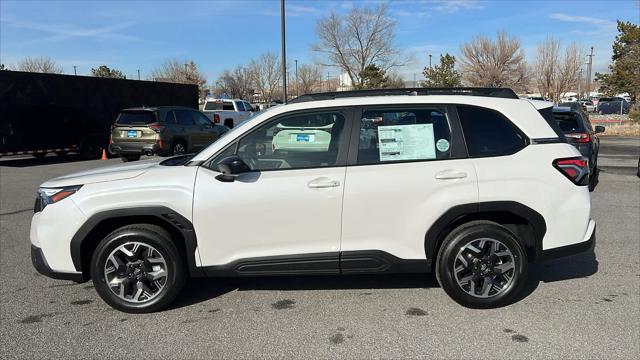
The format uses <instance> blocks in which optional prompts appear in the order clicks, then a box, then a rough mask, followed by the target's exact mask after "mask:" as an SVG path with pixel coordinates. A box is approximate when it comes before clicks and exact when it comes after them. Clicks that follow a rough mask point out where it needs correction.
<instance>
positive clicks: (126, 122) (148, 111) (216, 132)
mask: <svg viewBox="0 0 640 360" xmlns="http://www.w3.org/2000/svg"><path fill="white" fill-rule="evenodd" d="M228 130H229V129H228V128H226V127H224V126H220V125H218V126H215V125H214V124H213V123H212V122H211V121H210V120H209V119H208V118H207V117H206V116H205V115H204V114H202V113H201V112H200V111H197V110H194V109H191V108H188V107H181V106H160V107H143V108H133V109H125V110H122V111H121V112H120V115H118V119H117V120H116V122H115V124H114V125H113V127H112V130H111V141H110V142H111V144H110V145H109V151H110V152H111V153H114V154H118V155H120V156H121V157H122V160H123V161H135V160H138V159H140V156H141V155H143V154H144V155H152V154H158V155H162V156H165V155H180V154H186V153H190V152H193V151H196V150H200V149H202V148H204V147H206V146H207V145H209V144H210V143H212V142H213V141H215V140H217V139H218V138H219V137H220V135H221V133H225V132H227V131H228Z"/></svg>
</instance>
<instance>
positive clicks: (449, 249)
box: [435, 221, 528, 309]
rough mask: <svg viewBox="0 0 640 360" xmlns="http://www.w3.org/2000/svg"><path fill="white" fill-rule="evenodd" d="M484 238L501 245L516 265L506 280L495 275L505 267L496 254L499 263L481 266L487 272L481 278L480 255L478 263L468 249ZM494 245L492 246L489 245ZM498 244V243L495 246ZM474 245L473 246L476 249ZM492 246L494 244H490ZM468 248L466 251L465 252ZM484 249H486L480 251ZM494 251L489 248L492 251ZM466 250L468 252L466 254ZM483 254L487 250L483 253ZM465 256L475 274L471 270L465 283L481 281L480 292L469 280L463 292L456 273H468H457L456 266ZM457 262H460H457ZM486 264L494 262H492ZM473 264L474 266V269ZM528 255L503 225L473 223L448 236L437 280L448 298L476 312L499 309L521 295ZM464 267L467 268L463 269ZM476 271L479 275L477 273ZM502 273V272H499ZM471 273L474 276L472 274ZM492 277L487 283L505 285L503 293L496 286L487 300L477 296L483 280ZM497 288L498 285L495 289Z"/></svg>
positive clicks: (440, 260) (438, 263) (439, 254)
mask: <svg viewBox="0 0 640 360" xmlns="http://www.w3.org/2000/svg"><path fill="white" fill-rule="evenodd" d="M482 239H489V240H491V241H497V242H499V243H501V244H502V246H503V247H501V249H504V248H506V249H508V250H509V251H510V254H511V259H512V260H513V261H511V262H510V263H512V265H513V268H512V269H513V270H508V271H507V272H508V274H507V275H505V277H503V276H502V275H495V274H496V273H494V271H498V270H494V268H495V269H497V268H498V267H500V266H502V264H503V260H501V259H502V258H498V257H497V255H496V259H500V260H496V259H494V260H493V262H494V265H492V266H488V265H487V266H486V267H484V266H483V267H482V269H484V270H482V271H487V272H488V275H483V276H485V277H482V276H480V271H481V270H480V269H481V268H480V265H481V264H483V261H485V260H481V258H482V257H481V256H478V258H477V261H476V258H473V257H472V255H471V254H473V252H471V251H469V250H468V248H465V247H466V246H468V245H472V244H473V245H475V244H478V243H479V242H480V241H482ZM489 244H492V243H489ZM493 244H495V243H493ZM473 245H472V246H473ZM489 246H491V245H489ZM463 249H465V250H463ZM481 250H483V249H481ZM490 250H491V249H488V251H490ZM465 251H468V253H467V252H465ZM482 253H483V254H484V253H485V251H483V252H482ZM502 253H505V252H504V250H500V251H499V252H497V253H496V254H502ZM458 255H460V256H461V257H464V258H465V259H467V260H469V262H468V263H469V265H470V266H469V269H471V268H473V269H474V270H473V271H469V272H468V273H466V275H465V276H461V277H462V280H463V281H462V282H464V279H465V278H469V277H474V276H476V277H474V278H475V279H478V280H477V281H478V282H482V284H483V286H482V288H480V289H476V290H475V291H474V288H473V287H471V285H472V284H471V283H472V282H473V283H474V286H477V285H475V284H476V281H474V280H470V281H468V282H467V283H466V285H469V288H470V289H468V290H467V289H464V288H463V285H459V282H458V280H457V276H458V275H457V274H465V273H464V272H463V271H460V272H459V273H456V270H455V269H456V263H460V262H461V260H459V259H460V258H459V257H458ZM456 259H458V260H456ZM490 259H491V258H490V257H489V260H487V262H492V261H491V260H490ZM497 261H499V263H500V264H501V265H495V262H497ZM508 262H509V261H506V260H505V261H504V263H505V264H506V263H508ZM471 264H475V265H474V266H471ZM458 266H459V265H458ZM527 266H528V264H527V256H526V253H525V252H524V250H523V247H522V245H521V244H520V242H519V241H518V239H517V238H516V237H515V235H514V234H513V233H512V232H511V231H509V230H508V229H507V228H505V227H504V226H501V225H499V224H497V223H494V222H491V221H472V222H469V223H466V224H463V225H461V226H459V227H457V228H455V229H454V230H452V231H451V232H450V233H449V235H447V237H446V238H445V239H444V242H443V244H442V246H441V247H440V250H439V251H438V257H437V260H436V269H435V270H436V277H437V279H438V282H439V283H440V286H442V288H443V289H444V291H445V292H446V293H447V295H449V296H450V297H451V298H452V299H453V300H455V301H456V302H457V303H458V304H460V305H462V306H465V307H469V308H476V309H487V308H496V307H501V306H504V305H508V304H510V303H511V302H512V301H513V300H514V299H515V297H516V296H517V294H518V292H519V291H520V290H521V289H522V286H523V285H524V282H525V278H526V273H527ZM463 268H464V267H463ZM475 271H477V272H475ZM500 271H502V270H500ZM470 274H471V275H470ZM506 276H509V280H506ZM487 278H491V279H492V280H491V282H490V283H488V284H492V283H496V284H497V285H500V284H502V288H501V289H500V290H493V289H494V287H493V285H491V286H489V293H488V294H487V295H486V297H483V295H482V294H478V290H480V291H482V290H484V283H485V281H484V280H483V279H487ZM497 288H498V286H496V289H497ZM492 290H493V291H494V294H493V295H491V294H490V291H492ZM471 291H474V294H475V295H471V293H470V292H471Z"/></svg>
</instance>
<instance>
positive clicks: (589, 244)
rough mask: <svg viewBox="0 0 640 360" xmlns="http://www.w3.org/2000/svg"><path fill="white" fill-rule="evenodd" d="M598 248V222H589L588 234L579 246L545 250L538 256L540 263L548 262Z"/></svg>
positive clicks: (573, 245) (572, 245)
mask: <svg viewBox="0 0 640 360" xmlns="http://www.w3.org/2000/svg"><path fill="white" fill-rule="evenodd" d="M595 246H596V222H595V221H593V220H590V221H589V226H588V227H587V232H586V233H585V236H584V240H583V241H582V242H579V243H577V244H571V245H567V246H561V247H557V248H552V249H547V250H543V251H542V253H541V254H539V255H538V256H537V259H536V260H537V262H538V261H547V260H552V259H557V258H562V257H566V256H571V255H576V254H580V253H583V252H587V251H592V250H593V249H594V248H595Z"/></svg>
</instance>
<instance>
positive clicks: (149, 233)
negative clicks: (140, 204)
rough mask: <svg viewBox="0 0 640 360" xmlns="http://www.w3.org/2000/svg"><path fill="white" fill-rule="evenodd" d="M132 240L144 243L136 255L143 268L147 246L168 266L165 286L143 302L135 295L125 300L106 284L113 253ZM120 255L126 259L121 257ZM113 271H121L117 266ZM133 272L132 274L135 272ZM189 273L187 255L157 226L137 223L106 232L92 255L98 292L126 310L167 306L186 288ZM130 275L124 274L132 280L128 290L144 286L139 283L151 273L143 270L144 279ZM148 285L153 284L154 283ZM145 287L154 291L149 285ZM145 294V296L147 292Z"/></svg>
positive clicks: (128, 311) (135, 311) (144, 279)
mask: <svg viewBox="0 0 640 360" xmlns="http://www.w3.org/2000/svg"><path fill="white" fill-rule="evenodd" d="M131 242H136V243H138V244H141V246H140V247H139V248H140V249H141V250H138V252H137V253H135V254H136V255H135V257H133V258H137V260H136V261H138V262H142V265H141V266H142V267H144V266H148V265H144V260H141V258H143V257H144V255H145V254H146V253H147V250H148V248H147V247H153V249H154V250H155V254H156V255H157V256H161V257H162V258H163V260H164V263H163V265H165V267H166V269H165V270H166V276H164V278H163V280H162V281H164V285H163V287H162V288H160V289H159V290H157V289H156V292H155V293H154V294H155V295H154V296H153V297H151V298H149V299H147V300H142V301H140V302H134V300H133V298H131V299H129V300H125V299H123V298H121V297H119V296H118V295H117V294H116V293H115V292H114V291H112V290H111V287H110V286H109V285H107V279H106V276H107V275H106V274H105V273H106V272H105V268H106V267H107V265H109V264H111V262H109V260H108V259H109V257H110V255H111V254H112V252H116V254H118V253H117V251H118V250H117V249H119V248H121V246H122V245H125V244H127V243H131ZM126 246H130V245H126ZM120 258H121V259H123V257H122V256H120ZM124 259H126V260H125V261H129V257H124ZM123 267H124V268H125V269H131V267H127V266H125V265H123ZM134 268H135V266H134ZM114 271H119V270H117V269H116V270H114ZM128 271H129V270H128ZM143 271H144V269H143ZM146 271H149V270H146ZM130 272H131V273H133V271H130ZM186 274H187V272H186V267H185V261H184V257H183V256H182V254H181V253H180V252H179V251H178V248H177V247H176V245H175V244H174V243H173V241H172V240H171V236H170V235H169V233H168V232H167V231H166V230H164V229H163V228H161V227H159V226H157V225H150V224H134V225H128V226H124V227H121V228H119V229H117V230H115V231H113V232H112V233H111V234H109V235H107V236H106V237H105V238H104V239H103V240H102V241H101V242H100V244H98V247H97V248H96V250H95V252H94V253H93V256H92V258H91V279H92V280H93V284H94V286H95V288H96V291H97V292H98V295H100V297H101V298H102V300H104V301H105V302H106V303H107V304H108V305H110V306H111V307H113V308H115V309H117V310H120V311H124V312H127V313H148V312H154V311H159V310H162V309H164V308H166V307H167V306H168V305H169V304H171V302H173V300H174V299H175V298H176V296H178V294H179V293H180V291H181V290H182V288H183V287H184V284H185V282H186V277H187V275H186ZM131 276H135V275H130V276H129V277H126V276H124V277H125V278H126V279H127V280H125V281H129V283H128V284H129V285H128V286H129V289H130V290H132V291H133V289H141V285H138V284H139V283H140V282H141V281H148V280H147V278H146V276H149V274H148V273H145V272H142V275H140V273H138V276H142V278H143V280H136V278H135V277H133V278H131ZM130 279H132V280H130ZM136 281H137V283H136V285H133V284H132V283H133V282H136ZM145 286H146V285H145ZM149 286H150V287H153V285H152V284H151V285H149ZM146 289H149V291H151V290H150V288H149V287H147V288H146ZM154 289H155V288H154ZM145 291H146V290H145ZM132 296H135V295H132ZM142 296H146V294H144V295H142Z"/></svg>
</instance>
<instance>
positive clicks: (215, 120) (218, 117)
mask: <svg viewBox="0 0 640 360" xmlns="http://www.w3.org/2000/svg"><path fill="white" fill-rule="evenodd" d="M213 123H214V124H220V115H218V114H213Z"/></svg>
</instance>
